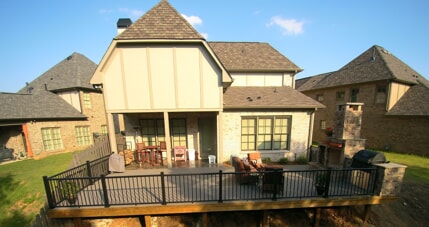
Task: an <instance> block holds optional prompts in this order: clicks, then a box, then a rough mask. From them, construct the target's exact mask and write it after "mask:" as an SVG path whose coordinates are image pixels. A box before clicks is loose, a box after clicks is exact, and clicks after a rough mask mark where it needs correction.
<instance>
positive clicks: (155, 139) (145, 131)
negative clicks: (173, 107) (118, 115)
mask: <svg viewBox="0 0 429 227" xmlns="http://www.w3.org/2000/svg"><path fill="white" fill-rule="evenodd" d="M140 126H141V136H142V138H143V142H144V143H145V144H146V145H149V146H155V145H157V144H159V142H160V141H165V130H164V121H163V120H162V119H141V120H140Z"/></svg>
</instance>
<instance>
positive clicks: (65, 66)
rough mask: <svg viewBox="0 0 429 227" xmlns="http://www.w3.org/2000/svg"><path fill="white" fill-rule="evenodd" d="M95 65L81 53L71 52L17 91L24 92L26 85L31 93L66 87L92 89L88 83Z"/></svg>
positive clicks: (64, 88)
mask: <svg viewBox="0 0 429 227" xmlns="http://www.w3.org/2000/svg"><path fill="white" fill-rule="evenodd" d="M96 67H97V65H96V64H95V63H94V62H93V61H91V60H89V59H88V58H87V57H85V56H84V55H82V54H79V53H73V54H72V55H70V56H68V57H67V58H65V59H64V60H62V61H61V62H59V63H58V64H56V65H55V66H53V67H52V68H50V69H49V70H48V71H46V72H45V73H43V74H42V75H40V76H39V77H38V78H36V79H35V80H33V81H32V82H30V83H29V84H28V86H26V87H24V88H22V89H21V90H20V91H19V93H21V94H25V93H28V92H27V88H28V87H32V88H33V90H32V92H33V93H37V92H39V91H44V90H45V84H46V88H47V90H48V91H58V90H67V89H75V88H80V89H92V90H93V89H94V88H93V87H92V85H91V84H90V83H89V81H90V79H91V77H92V75H93V74H94V71H95V69H96Z"/></svg>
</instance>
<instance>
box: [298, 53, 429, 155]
mask: <svg viewBox="0 0 429 227" xmlns="http://www.w3.org/2000/svg"><path fill="white" fill-rule="evenodd" d="M296 88H297V89H298V90H299V91H301V92H303V93H304V94H306V95H308V96H309V97H312V98H313V99H315V100H317V101H319V102H321V103H323V104H324V105H325V106H326V108H325V109H320V110H318V111H317V114H316V117H315V124H314V135H313V137H314V140H315V141H320V142H321V141H324V140H325V138H326V135H325V129H326V128H329V127H332V126H333V125H334V113H335V110H336V108H337V105H338V104H341V103H345V102H358V103H363V104H364V105H363V108H362V109H363V118H362V126H361V128H362V132H361V138H363V139H366V147H368V148H374V149H381V150H392V151H397V152H403V153H414V154H422V155H428V154H429V145H428V143H427V139H428V138H429V137H428V135H427V128H428V126H429V102H428V100H429V82H428V81H427V80H426V79H425V78H424V77H423V76H422V75H420V74H419V73H417V72H416V71H415V70H413V69H412V68H410V67H409V66H408V65H406V64H405V63H404V62H402V61H401V60H399V59H398V58H396V57H395V56H394V55H393V54H391V53H390V52H389V51H387V50H386V49H384V48H383V47H380V46H373V47H371V48H369V49H368V50H367V51H365V52H364V53H362V54H361V55H360V56H358V57H357V58H355V59H354V60H352V61H351V62H349V63H348V64H346V65H345V66H344V67H342V68H341V69H339V70H338V71H335V72H330V73H325V74H320V75H317V76H313V77H308V78H303V79H300V80H297V81H296Z"/></svg>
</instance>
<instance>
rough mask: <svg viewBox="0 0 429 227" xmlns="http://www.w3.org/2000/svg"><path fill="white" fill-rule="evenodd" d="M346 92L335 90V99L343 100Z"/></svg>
mask: <svg viewBox="0 0 429 227" xmlns="http://www.w3.org/2000/svg"><path fill="white" fill-rule="evenodd" d="M345 96H346V94H345V92H344V91H337V98H336V99H337V101H344V98H345Z"/></svg>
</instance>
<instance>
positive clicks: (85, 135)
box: [74, 125, 92, 146]
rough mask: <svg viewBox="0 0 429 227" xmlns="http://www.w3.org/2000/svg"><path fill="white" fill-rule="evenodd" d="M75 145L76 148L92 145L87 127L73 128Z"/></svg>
mask: <svg viewBox="0 0 429 227" xmlns="http://www.w3.org/2000/svg"><path fill="white" fill-rule="evenodd" d="M74 130H75V137H76V144H77V145H78V146H87V145H91V144H92V138H91V129H90V127H89V125H78V126H75V127H74Z"/></svg>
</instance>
